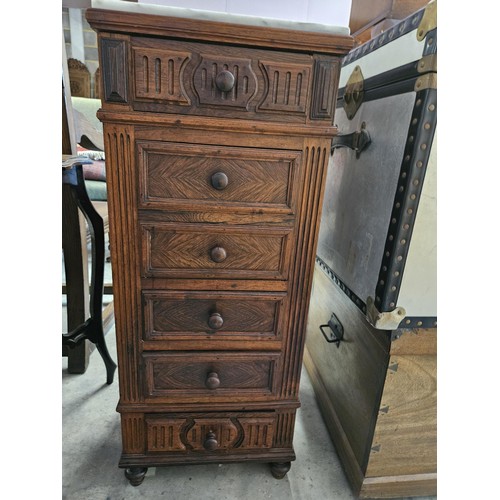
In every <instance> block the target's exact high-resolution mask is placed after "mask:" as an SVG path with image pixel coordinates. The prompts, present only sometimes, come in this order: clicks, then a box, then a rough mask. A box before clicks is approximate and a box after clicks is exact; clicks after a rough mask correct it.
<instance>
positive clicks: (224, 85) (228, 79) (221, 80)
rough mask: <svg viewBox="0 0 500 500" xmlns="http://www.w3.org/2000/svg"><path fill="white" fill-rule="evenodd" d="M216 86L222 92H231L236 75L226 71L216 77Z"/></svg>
mask: <svg viewBox="0 0 500 500" xmlns="http://www.w3.org/2000/svg"><path fill="white" fill-rule="evenodd" d="M215 86H216V87H217V88H218V89H219V90H220V91H221V92H229V91H230V90H231V89H232V88H233V87H234V75H233V74H232V73H231V72H230V71H227V70H226V69H225V70H223V71H221V72H220V73H219V74H218V75H217V76H216V77H215Z"/></svg>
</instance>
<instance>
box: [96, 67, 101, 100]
mask: <svg viewBox="0 0 500 500" xmlns="http://www.w3.org/2000/svg"><path fill="white" fill-rule="evenodd" d="M101 86H102V85H101V68H97V69H96V70H95V73H94V99H101V97H102V90H101Z"/></svg>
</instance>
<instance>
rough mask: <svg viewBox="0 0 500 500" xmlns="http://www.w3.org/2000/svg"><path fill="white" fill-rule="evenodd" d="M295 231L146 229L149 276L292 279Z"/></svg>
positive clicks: (145, 265)
mask: <svg viewBox="0 0 500 500" xmlns="http://www.w3.org/2000/svg"><path fill="white" fill-rule="evenodd" d="M290 234H291V232H290V230H285V229H283V230H280V229H274V228H273V229H270V228H260V229H257V228H251V229H248V228H243V227H238V226H225V227H220V226H213V227H212V226H209V225H206V226H204V227H203V226H202V225H201V224H199V225H196V226H195V227H190V226H189V225H188V224H186V225H179V224H176V225H173V224H158V225H154V226H148V225H146V224H143V225H142V235H143V238H142V239H143V276H144V277H169V276H171V277H174V276H179V277H184V276H188V275H191V276H196V277H201V278H213V277H235V278H250V279H255V278H263V279H264V278H269V279H286V274H287V267H288V262H287V261H288V259H287V255H286V254H287V251H288V248H287V246H288V245H287V241H288V239H289V237H290Z"/></svg>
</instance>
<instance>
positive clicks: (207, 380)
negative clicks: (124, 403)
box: [143, 352, 279, 400]
mask: <svg viewBox="0 0 500 500" xmlns="http://www.w3.org/2000/svg"><path fill="white" fill-rule="evenodd" d="M278 357H279V355H278V354H274V353H273V354H265V353H255V352H252V353H248V354H241V353H230V354H229V353H214V352H211V353H207V354H199V353H190V354H163V353H161V354H151V353H144V354H143V359H144V362H145V366H146V373H147V376H146V385H147V394H149V395H150V396H170V397H174V396H178V397H181V398H183V399H184V400H186V399H196V400H198V398H199V397H200V395H206V396H210V397H211V398H212V397H213V396H216V395H224V397H225V398H229V397H231V396H240V395H242V394H245V393H253V394H254V395H255V394H261V395H266V394H271V392H272V389H273V378H274V372H275V365H276V361H277V358H278ZM211 377H212V379H211ZM214 379H217V380H214Z"/></svg>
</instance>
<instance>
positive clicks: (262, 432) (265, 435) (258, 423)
mask: <svg viewBox="0 0 500 500" xmlns="http://www.w3.org/2000/svg"><path fill="white" fill-rule="evenodd" d="M274 421H275V417H268V418H266V417H252V418H240V419H239V422H240V424H241V427H242V428H243V441H242V443H241V447H242V448H245V449H262V448H271V446H272V445H273V437H274Z"/></svg>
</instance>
